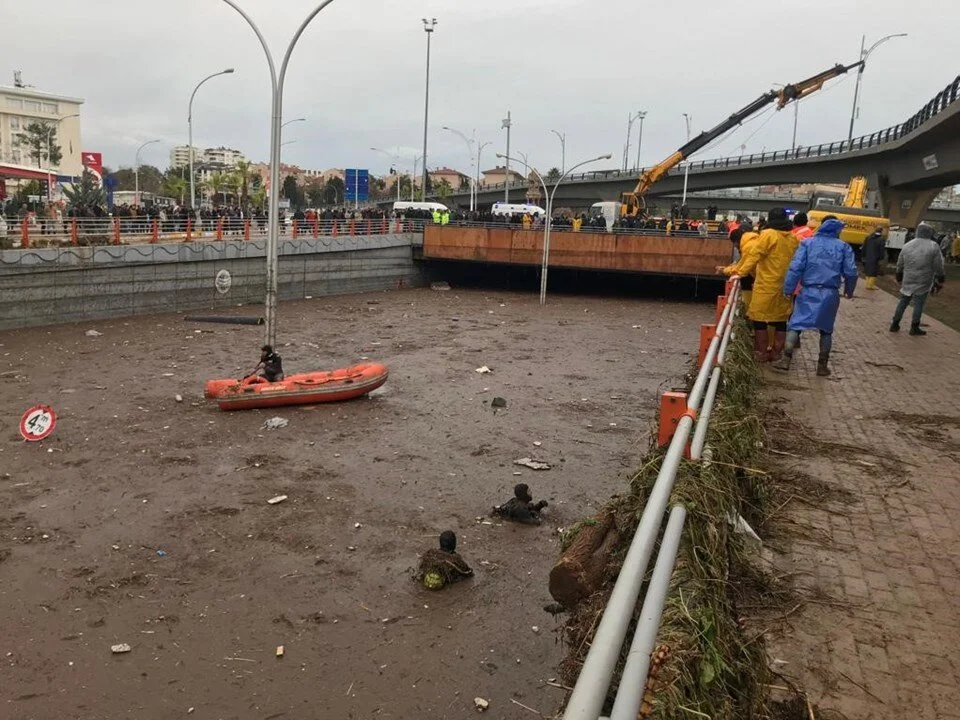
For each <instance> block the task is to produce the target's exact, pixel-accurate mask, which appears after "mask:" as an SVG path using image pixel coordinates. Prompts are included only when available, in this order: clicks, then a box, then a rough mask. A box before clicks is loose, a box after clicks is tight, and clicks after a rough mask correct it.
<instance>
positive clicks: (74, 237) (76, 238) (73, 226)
mask: <svg viewBox="0 0 960 720" xmlns="http://www.w3.org/2000/svg"><path fill="white" fill-rule="evenodd" d="M70 244H71V245H79V244H80V234H79V233H78V232H77V219H76V218H70Z"/></svg>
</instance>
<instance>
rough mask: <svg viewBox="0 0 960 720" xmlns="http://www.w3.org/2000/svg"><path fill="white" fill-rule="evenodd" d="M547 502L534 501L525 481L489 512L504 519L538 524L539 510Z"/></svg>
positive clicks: (525, 523) (545, 505) (526, 523)
mask: <svg viewBox="0 0 960 720" xmlns="http://www.w3.org/2000/svg"><path fill="white" fill-rule="evenodd" d="M548 504H549V503H547V501H546V500H541V501H540V502H538V503H534V502H533V496H532V495H531V494H530V488H529V487H527V484H526V483H520V484H519V485H517V486H515V487H514V488H513V497H512V498H510V499H509V500H507V501H506V502H505V503H504V504H503V505H496V506H494V508H493V511H492V512H491V513H490V514H491V515H493V516H496V517H501V518H503V519H504V520H513V521H514V522H518V523H523V524H524V525H539V524H540V511H541V510H543V509H544V508H545V507H547V505H548Z"/></svg>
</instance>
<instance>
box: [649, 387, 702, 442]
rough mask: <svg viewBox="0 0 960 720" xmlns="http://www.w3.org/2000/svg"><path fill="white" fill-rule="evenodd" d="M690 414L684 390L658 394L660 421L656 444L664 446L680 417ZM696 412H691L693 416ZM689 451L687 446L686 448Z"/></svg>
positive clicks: (671, 435) (670, 437) (670, 438)
mask: <svg viewBox="0 0 960 720" xmlns="http://www.w3.org/2000/svg"><path fill="white" fill-rule="evenodd" d="M689 414H691V411H690V410H689V409H688V408H687V394H686V393H684V392H665V393H664V394H663V395H661V396H660V422H659V427H658V429H657V444H658V446H659V447H666V446H667V445H669V444H670V440H672V439H673V434H674V433H675V432H676V431H677V425H678V424H679V422H680V418H682V417H683V416H684V415H689ZM695 416H696V413H693V417H694V418H695ZM687 450H688V452H689V448H688V449H687Z"/></svg>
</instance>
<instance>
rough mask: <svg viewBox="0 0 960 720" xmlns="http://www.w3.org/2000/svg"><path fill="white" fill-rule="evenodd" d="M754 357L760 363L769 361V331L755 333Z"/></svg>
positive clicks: (760, 330) (762, 330) (762, 329)
mask: <svg viewBox="0 0 960 720" xmlns="http://www.w3.org/2000/svg"><path fill="white" fill-rule="evenodd" d="M753 357H754V358H755V359H756V361H757V362H758V363H764V362H766V361H767V329H766V328H761V329H759V330H754V331H753Z"/></svg>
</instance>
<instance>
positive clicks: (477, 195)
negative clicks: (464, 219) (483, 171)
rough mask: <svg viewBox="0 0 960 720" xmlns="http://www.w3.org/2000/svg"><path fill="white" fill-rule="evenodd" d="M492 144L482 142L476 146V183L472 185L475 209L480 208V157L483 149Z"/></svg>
mask: <svg viewBox="0 0 960 720" xmlns="http://www.w3.org/2000/svg"><path fill="white" fill-rule="evenodd" d="M492 144H493V143H492V142H482V143H480V144H479V145H477V181H476V183H474V188H475V191H474V195H475V198H476V207H477V209H479V208H480V155H481V154H482V153H483V149H484V148H485V147H486V146H487V145H492Z"/></svg>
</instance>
